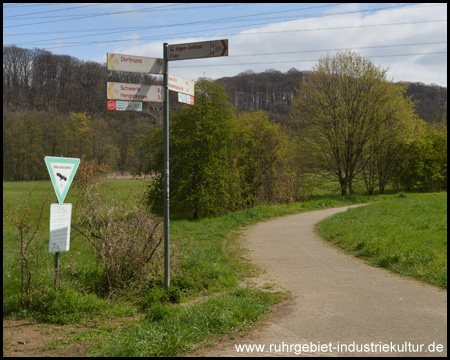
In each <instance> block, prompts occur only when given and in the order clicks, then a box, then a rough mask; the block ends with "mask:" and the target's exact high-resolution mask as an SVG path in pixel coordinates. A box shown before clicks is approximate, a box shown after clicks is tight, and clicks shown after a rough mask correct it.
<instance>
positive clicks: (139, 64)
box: [106, 53, 164, 75]
mask: <svg viewBox="0 0 450 360" xmlns="http://www.w3.org/2000/svg"><path fill="white" fill-rule="evenodd" d="M106 58H107V63H108V70H114V71H128V72H137V73H143V74H160V75H162V74H164V60H163V59H158V58H152V57H145V56H136V55H124V54H113V53H106Z"/></svg>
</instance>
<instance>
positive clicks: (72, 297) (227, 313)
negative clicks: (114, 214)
mask: <svg viewBox="0 0 450 360" xmlns="http://www.w3.org/2000/svg"><path fill="white" fill-rule="evenodd" d="M109 182H110V183H111V184H112V189H113V193H111V194H110V196H114V197H116V198H119V199H126V198H127V199H128V201H129V202H130V203H135V202H137V201H138V200H139V198H140V193H141V191H142V186H143V184H144V181H143V180H125V179H121V180H110V181H109ZM31 187H35V189H34V190H33V192H32V193H31V197H30V196H29V195H30V188H31ZM46 197H47V201H46V202H45V199H46ZM76 198H77V189H76V188H71V189H70V191H69V193H68V195H67V197H66V199H65V201H64V202H65V203H73V204H75V203H76ZM446 199H447V194H446V193H437V194H403V195H398V194H391V195H375V196H367V195H349V196H341V195H331V194H326V193H321V192H320V191H318V192H316V195H315V196H312V197H311V198H310V200H308V201H306V202H302V203H294V204H285V205H273V206H258V207H255V208H252V209H247V210H242V211H237V212H233V213H230V214H227V215H224V216H220V217H216V218H208V219H202V220H199V221H187V220H171V223H170V226H171V227H170V239H171V253H172V254H171V255H172V260H171V288H170V290H169V291H167V292H166V291H164V285H163V284H164V282H163V277H162V274H161V276H160V277H159V278H156V279H155V281H154V282H153V283H152V284H151V285H152V286H151V287H150V288H149V289H147V290H146V291H143V292H139V293H135V292H133V291H132V289H129V290H127V289H125V290H124V291H122V292H117V293H113V294H107V295H105V294H101V293H99V292H98V291H96V285H95V284H96V281H98V272H99V269H100V268H101V264H98V262H97V261H96V259H95V257H94V256H93V251H92V248H91V245H90V244H89V243H88V242H87V241H86V240H85V239H83V238H82V237H80V236H73V237H72V238H71V243H70V250H69V252H65V253H61V255H60V272H61V273H60V279H61V280H60V287H59V291H55V290H54V284H53V261H54V260H53V259H54V258H53V255H52V254H49V253H48V242H49V220H50V219H49V216H50V203H53V202H54V203H56V202H57V201H56V196H55V194H54V190H53V187H52V185H51V183H50V181H36V182H3V209H4V215H3V239H4V240H3V316H4V317H10V318H31V319H33V320H35V321H38V322H49V323H55V324H62V325H64V324H85V323H86V322H90V323H92V321H94V323H95V324H96V326H94V327H91V328H90V329H88V330H86V331H83V332H81V333H78V334H76V335H74V336H73V337H72V338H71V339H69V342H72V343H79V344H82V346H83V348H85V349H87V350H86V355H91V356H174V355H180V354H183V353H184V352H186V351H191V350H193V349H196V348H198V347H203V346H210V345H211V344H213V343H214V338H215V337H217V336H219V335H221V334H225V333H227V334H230V333H233V332H235V331H239V330H242V329H247V328H248V327H249V326H250V325H252V324H253V323H254V322H255V321H257V320H258V319H260V318H261V316H263V315H264V314H266V313H268V312H270V309H271V308H272V307H273V306H274V305H275V304H276V303H279V302H281V301H283V300H285V299H286V298H287V297H288V295H287V294H285V293H277V292H273V291H270V292H269V291H265V290H261V289H252V288H246V287H242V286H239V283H240V280H242V278H244V277H248V276H249V275H253V274H257V273H258V269H256V268H255V267H254V266H253V265H252V264H250V263H249V262H248V261H246V259H245V253H244V252H243V250H242V248H241V246H240V244H239V230H240V229H242V227H243V226H246V225H250V224H253V223H256V222H260V221H264V220H267V219H270V218H273V217H277V216H282V215H287V214H293V213H298V212H301V211H309V210H315V209H321V208H324V207H335V206H343V205H350V204H356V203H367V202H373V204H370V205H369V206H365V207H361V208H357V209H351V211H349V212H347V213H345V214H340V215H337V216H335V217H333V218H330V219H328V220H326V221H324V222H322V223H321V224H320V226H319V230H320V232H321V233H323V234H324V236H326V238H328V239H330V241H333V242H334V243H336V244H337V245H338V246H341V247H344V248H347V249H348V251H349V252H351V253H354V254H355V255H356V256H363V257H367V259H369V260H368V261H370V262H371V263H373V264H375V265H377V266H383V267H388V268H390V269H391V270H393V271H396V272H400V273H405V274H406V275H409V276H414V277H416V278H419V279H421V280H423V281H427V282H429V283H431V284H433V285H436V286H439V287H441V288H446V281H447V279H446V266H447V262H446V253H447V251H446V249H447V240H446V239H447V222H446V211H447V207H446V206H447V205H446ZM44 202H45V203H44ZM28 203H29V204H30V206H29V209H30V211H29V213H28V220H27V221H26V222H27V224H29V225H30V226H33V225H35V224H36V223H37V220H38V216H39V210H40V207H41V205H42V204H43V203H44V207H43V215H42V219H41V224H40V227H39V229H38V230H37V232H36V238H35V244H36V246H34V247H29V248H28V249H27V251H29V254H31V255H33V256H32V257H31V259H32V261H31V262H32V264H31V266H30V269H31V270H32V272H34V273H33V274H34V275H37V276H36V277H33V279H34V280H33V282H32V286H33V287H34V288H37V289H38V290H39V291H37V292H36V294H37V295H35V297H34V298H33V301H32V302H31V304H29V306H27V307H23V306H21V297H20V293H21V289H23V286H24V284H23V283H22V281H21V274H20V269H21V266H20V265H21V257H20V251H21V244H20V241H19V240H18V239H19V236H18V235H19V233H20V231H19V229H18V228H17V227H15V226H13V225H12V224H11V222H10V221H9V220H8V219H7V218H6V217H5V210H6V211H7V212H9V213H15V214H16V215H17V216H23V215H24V214H26V211H25V209H26V207H27V204H28ZM76 211H77V209H76V207H75V206H74V209H73V212H76ZM370 259H371V260H370ZM444 269H445V276H444V272H443V270H444ZM33 274H32V275H33ZM35 278H37V279H38V280H35ZM61 346H63V345H62V344H61Z"/></svg>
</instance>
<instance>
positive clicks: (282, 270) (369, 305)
mask: <svg viewBox="0 0 450 360" xmlns="http://www.w3.org/2000/svg"><path fill="white" fill-rule="evenodd" d="M347 209H348V207H342V208H333V209H326V210H319V211H312V212H307V213H301V214H297V215H289V216H285V217H282V218H278V219H275V220H270V221H267V222H264V223H260V224H257V225H254V226H251V227H249V228H248V229H247V230H246V231H245V233H244V236H243V243H244V244H245V246H246V247H247V248H248V249H250V257H251V259H252V261H253V262H255V263H256V264H257V265H260V266H262V268H263V269H265V270H266V273H265V274H263V275H262V276H261V277H260V278H259V279H258V280H259V281H262V282H263V283H272V284H276V286H277V287H278V288H282V289H288V290H290V291H291V292H292V294H293V295H294V299H293V300H291V301H289V302H287V303H286V304H284V305H283V306H282V307H281V308H280V309H278V310H276V311H275V312H274V314H273V315H272V316H271V317H270V319H269V320H267V321H266V323H265V324H264V325H263V326H261V327H260V328H258V329H257V330H254V331H252V332H250V334H249V335H247V336H244V337H240V338H236V339H230V340H228V341H225V342H223V343H220V344H219V345H218V346H217V347H214V348H211V349H208V350H204V351H202V352H200V353H198V355H200V356H295V355H299V352H300V351H302V354H301V355H302V356H447V292H446V291H442V290H439V289H437V288H435V287H432V286H428V285H425V284H423V283H421V282H419V281H416V280H412V279H406V278H403V277H401V276H398V275H396V274H392V273H390V272H388V271H387V270H384V269H380V268H375V267H371V266H369V265H367V264H366V263H365V262H363V261H361V260H359V259H355V258H353V257H351V256H349V255H347V254H345V253H344V252H342V251H341V250H339V249H337V248H335V247H333V246H332V245H330V244H328V243H326V242H325V241H324V240H322V239H321V238H320V237H318V236H317V234H315V233H314V225H315V224H316V223H317V222H319V221H321V220H322V219H324V218H326V217H328V216H332V215H334V214H336V213H338V212H342V211H346V210H347ZM350 211H351V210H350ZM239 344H240V345H249V344H250V345H262V344H264V345H265V347H264V350H262V349H261V348H260V350H259V351H257V350H256V349H255V348H253V351H250V350H249V348H247V351H243V352H237V350H236V345H239ZM271 345H272V347H271ZM338 347H341V348H338ZM358 350H359V351H358ZM439 350H440V351H439Z"/></svg>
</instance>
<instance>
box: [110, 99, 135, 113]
mask: <svg viewBox="0 0 450 360" xmlns="http://www.w3.org/2000/svg"><path fill="white" fill-rule="evenodd" d="M107 109H108V110H119V111H142V103H141V102H139V101H123V100H107Z"/></svg>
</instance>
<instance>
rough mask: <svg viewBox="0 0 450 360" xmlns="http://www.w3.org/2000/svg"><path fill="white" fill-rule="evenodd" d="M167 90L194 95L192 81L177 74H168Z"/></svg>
mask: <svg viewBox="0 0 450 360" xmlns="http://www.w3.org/2000/svg"><path fill="white" fill-rule="evenodd" d="M169 90H173V91H176V92H178V93H183V94H187V95H192V96H194V82H193V81H190V80H186V79H183V78H181V77H179V76H175V75H169Z"/></svg>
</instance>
